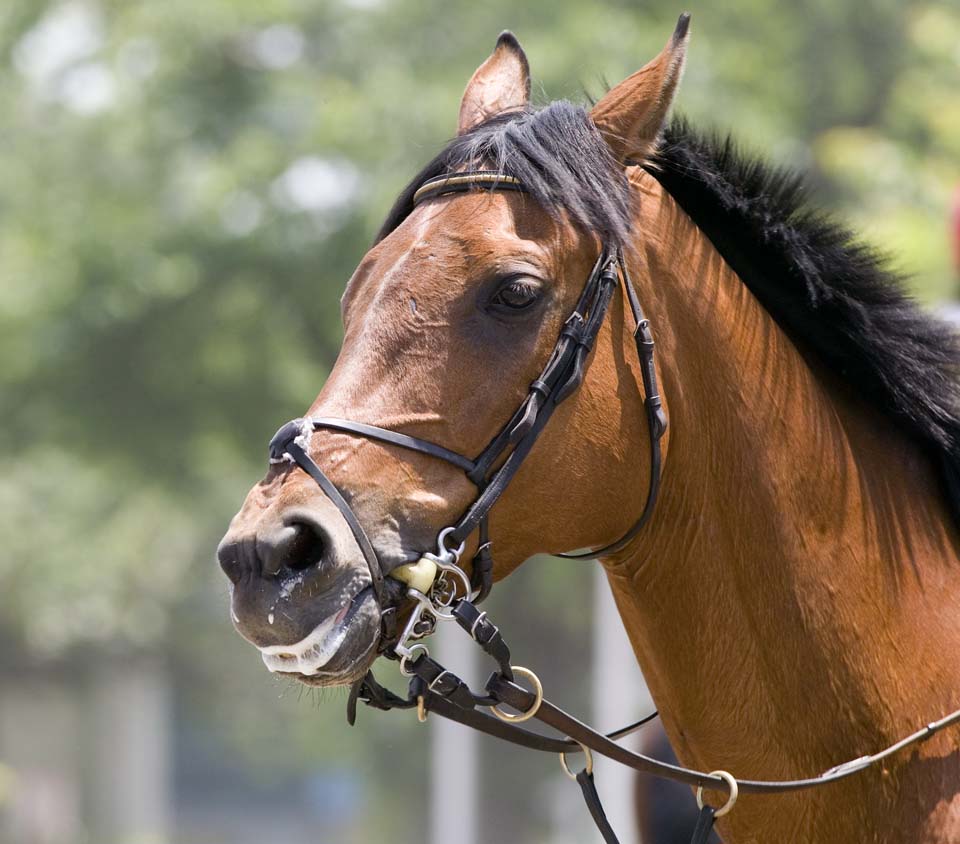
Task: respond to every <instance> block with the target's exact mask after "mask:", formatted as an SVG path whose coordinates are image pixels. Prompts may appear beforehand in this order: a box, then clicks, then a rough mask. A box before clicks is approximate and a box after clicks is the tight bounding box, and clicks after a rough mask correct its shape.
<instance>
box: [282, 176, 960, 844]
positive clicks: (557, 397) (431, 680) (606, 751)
mask: <svg viewBox="0 0 960 844" xmlns="http://www.w3.org/2000/svg"><path fill="white" fill-rule="evenodd" d="M474 190H487V191H504V190H508V191H520V192H523V191H524V186H523V185H522V184H521V182H520V181H519V180H518V179H516V178H514V177H513V176H510V175H508V174H506V173H500V172H495V171H486V170H477V171H469V172H462V173H454V174H448V175H444V176H438V177H436V178H433V179H429V180H428V181H426V182H425V183H424V184H423V185H422V186H421V187H420V188H419V189H418V190H417V191H416V192H415V194H414V196H413V203H414V206H416V205H419V204H420V203H422V202H426V201H428V200H431V199H435V198H437V197H440V196H444V195H447V194H451V193H461V192H467V191H474ZM618 286H621V287H622V288H623V291H624V296H625V298H626V300H627V302H628V303H629V306H630V310H631V313H632V315H633V320H634V325H635V329H634V335H633V336H634V341H635V343H636V348H637V356H638V358H639V362H640V372H641V379H642V382H643V394H644V407H645V411H646V417H647V424H648V428H649V440H650V479H649V486H648V489H647V499H646V503H645V504H644V507H643V510H642V511H641V513H640V516H639V517H638V518H637V520H636V522H635V523H634V525H633V526H632V527H631V528H630V529H629V530H628V531H627V532H626V533H625V534H624V535H623V536H622V537H620V538H619V539H617V540H616V541H615V542H611V543H610V544H608V545H605V546H603V547H601V548H596V549H592V550H588V551H582V552H579V553H563V554H559V555H558V556H561V557H566V558H569V559H590V558H596V557H602V556H606V555H609V554H613V553H615V552H617V551H620V550H622V549H623V548H625V547H626V546H627V545H628V544H629V543H630V541H631V540H632V539H633V538H634V537H635V536H636V535H637V534H638V533H639V532H640V530H641V529H642V528H643V526H644V525H645V524H646V523H647V521H648V520H649V519H650V516H651V514H652V512H653V509H654V506H655V504H656V501H657V494H658V492H659V489H660V473H661V446H660V441H661V439H662V437H663V435H664V433H665V432H666V429H667V417H666V413H665V412H664V409H663V406H662V403H661V399H660V395H659V393H658V390H657V376H656V368H655V365H654V341H653V334H652V332H651V329H650V323H649V321H648V320H647V319H646V318H645V316H644V314H643V310H642V308H641V305H640V300H639V298H638V296H637V293H636V290H635V288H634V286H633V283H632V281H631V280H630V276H629V274H628V272H627V265H626V262H625V260H624V258H623V254H622V252H621V250H620V248H619V247H616V248H613V247H610V246H609V245H607V244H604V245H603V246H602V248H601V251H600V255H599V257H598V258H597V261H596V263H595V264H594V266H593V269H592V270H591V272H590V274H589V276H588V277H587V280H586V282H585V283H584V286H583V290H582V292H581V294H580V297H579V299H578V300H577V303H576V305H575V307H574V309H573V311H572V312H571V314H570V315H569V316H568V317H567V319H566V321H565V322H564V324H563V328H562V329H561V330H560V336H559V337H558V339H557V342H556V345H555V346H554V348H553V351H552V353H551V354H550V357H549V358H548V360H547V363H546V365H545V366H544V368H543V370H542V371H541V372H540V375H539V376H538V377H537V378H536V379H535V380H534V381H533V382H532V383H531V384H530V389H529V391H528V393H527V395H526V397H525V398H524V399H523V400H522V401H521V403H520V405H519V407H518V408H517V409H516V411H515V412H514V413H513V415H512V416H511V417H510V419H509V420H508V421H507V423H506V424H505V425H504V426H503V427H502V428H501V429H500V430H499V432H498V433H497V434H496V435H495V436H494V437H493V439H492V440H491V441H490V443H489V444H488V445H487V446H486V448H484V449H483V451H482V452H480V454H479V455H478V456H477V457H475V458H469V457H466V456H464V455H462V454H459V453H457V452H455V451H451V450H450V449H448V448H445V447H444V446H441V445H438V444H436V443H433V442H430V441H428V440H424V439H420V438H418V437H413V436H410V435H408V434H403V433H400V432H398V431H392V430H390V429H387V428H380V427H378V426H376V425H370V424H367V423H364V422H355V421H353V420H349V419H339V418H333V417H317V418H302V419H294V420H292V421H290V422H288V423H287V424H286V425H284V426H283V427H281V428H280V430H279V431H277V433H276V434H275V435H274V437H273V439H272V440H271V441H270V462H271V463H277V464H279V463H284V462H292V463H294V464H296V465H297V466H299V467H300V468H301V469H303V470H304V471H305V472H306V473H307V474H308V475H310V477H311V478H313V479H314V481H316V483H317V484H318V485H319V486H320V488H321V489H322V490H323V492H324V493H325V494H326V495H327V497H328V498H329V499H330V500H331V501H332V502H333V503H334V505H335V506H336V507H337V509H338V510H339V511H340V513H341V515H342V516H343V518H344V520H345V521H346V522H347V525H348V526H349V528H350V531H351V533H352V534H353V536H354V538H355V540H356V542H357V544H358V546H359V548H360V551H361V553H362V554H363V557H364V560H365V561H366V564H367V568H368V569H369V572H370V580H371V588H372V590H373V593H374V595H375V596H376V598H377V601H378V603H379V606H380V608H381V621H380V640H379V646H378V647H379V653H380V654H382V655H384V656H387V657H388V658H392V659H397V660H399V662H400V670H401V672H402V673H403V674H404V675H406V676H408V677H410V686H409V689H408V694H407V696H406V697H405V698H403V697H400V696H398V695H396V694H394V693H393V692H391V691H389V690H388V689H386V688H384V687H383V686H382V685H380V684H379V683H378V682H377V680H376V678H375V677H374V675H373V672H372V671H370V672H368V673H367V675H366V676H365V677H364V678H362V679H361V680H360V681H358V682H357V683H356V684H354V686H353V688H352V690H351V695H350V699H349V703H348V711H347V717H348V720H349V722H350V723H351V724H353V723H354V721H355V719H356V704H357V701H358V700H362V701H363V702H364V703H365V704H367V705H368V706H371V707H374V708H377V709H383V710H389V709H409V708H413V707H416V708H417V713H418V716H419V718H420V720H421V721H425V720H426V717H427V713H429V712H433V713H436V714H437V715H440V716H442V717H444V718H448V719H451V720H454V721H457V722H459V723H461V724H465V725H467V726H469V727H472V728H474V729H476V730H479V731H481V732H484V733H487V734H488V735H492V736H495V737H497V738H501V739H504V740H507V741H510V742H512V743H514V744H518V745H520V746H523V747H527V748H530V749H534V750H539V751H543V752H547V753H558V754H560V758H561V763H562V765H563V769H564V771H565V772H566V773H567V774H568V776H570V777H571V778H572V779H575V780H576V781H577V782H578V783H579V785H580V787H581V790H582V791H583V795H584V799H585V800H586V803H587V807H588V808H589V810H590V813H591V815H592V816H593V819H594V821H595V822H596V824H597V827H598V828H599V830H600V832H601V833H602V835H603V837H604V840H605V841H606V842H608V844H615V842H616V841H617V838H616V836H615V834H614V832H613V830H612V829H611V828H610V825H609V823H608V822H607V819H606V816H605V814H604V812H603V807H602V806H601V804H600V799H599V796H598V794H597V791H596V787H595V785H594V782H593V773H592V768H593V765H592V752H596V753H600V754H602V755H603V756H606V757H608V758H610V759H613V760H615V761H617V762H620V763H621V764H624V765H627V766H629V767H631V768H634V769H635V770H638V771H642V772H646V773H650V774H654V775H656V776H660V777H665V778H668V779H671V780H674V781H676V782H681V783H685V784H687V785H691V786H695V787H697V789H698V792H697V802H698V804H699V805H700V815H699V816H698V821H697V825H696V828H695V830H694V833H693V838H692V841H691V844H703V842H705V841H706V840H707V837H708V836H709V834H710V830H711V829H712V827H713V821H714V818H716V817H720V816H722V815H723V814H725V813H727V812H728V811H730V809H732V808H733V805H734V803H735V802H736V799H737V795H738V793H739V792H746V793H758V794H762V793H766V794H769V793H779V792H787V791H797V790H800V789H806V788H812V787H814V786H820V785H825V784H827V783H830V782H835V781H837V780H840V779H843V778H845V777H848V776H851V775H853V774H855V773H857V772H859V771H861V770H863V769H865V768H867V767H870V766H871V765H874V764H877V763H878V762H880V761H881V760H883V759H885V758H887V757H888V756H890V755H892V754H894V753H896V752H898V751H900V750H902V749H903V748H905V747H908V746H910V745H913V744H916V743H918V742H922V741H925V740H926V739H928V738H929V737H930V736H932V735H934V734H935V733H937V732H939V731H940V730H942V729H944V728H946V727H948V726H950V725H952V724H955V723H958V722H960V710H957V711H956V712H953V713H951V714H950V715H948V716H946V717H945V718H942V719H940V720H939V721H935V722H933V723H930V724H927V725H926V726H925V727H924V728H922V729H920V730H918V731H917V732H915V733H913V734H912V735H910V736H907V737H906V738H904V739H902V740H901V741H898V742H897V743H895V744H893V745H891V746H890V747H888V748H886V749H884V750H882V751H880V752H879V753H875V754H873V755H870V756H861V757H858V758H857V759H853V760H851V761H849V762H846V763H844V764H842V765H837V766H835V767H833V768H830V769H829V770H827V771H825V772H824V773H822V774H820V775H819V776H816V777H811V778H807V779H799V780H788V781H764V780H743V779H735V778H734V777H733V776H732V775H731V774H729V773H728V772H726V771H714V772H712V773H705V772H702V771H696V770H691V769H689V768H683V767H681V766H678V765H670V764H667V763H665V762H660V761H658V760H656V759H652V758H651V757H648V756H645V755H643V754H640V753H634V752H632V751H630V750H627V749H626V748H624V747H622V746H621V745H619V744H617V743H616V740H617V739H619V738H622V737H623V736H625V735H628V734H629V733H631V732H633V731H634V730H636V729H638V728H639V727H641V726H642V725H643V724H645V723H647V722H648V721H650V720H652V719H653V718H655V717H656V715H657V713H656V712H654V713H652V714H651V715H649V716H647V717H645V718H643V719H641V720H639V721H637V722H635V723H633V724H630V725H628V726H626V727H624V728H622V729H620V730H617V731H615V732H612V733H609V734H606V735H604V734H602V733H599V732H597V731H596V730H594V729H592V728H591V727H589V726H587V725H586V724H584V723H582V722H581V721H579V720H577V719H576V718H574V717H573V716H572V715H569V714H568V713H566V712H565V711H564V710H562V709H560V708H559V707H557V706H555V705H554V704H552V703H551V702H550V701H549V700H547V699H546V698H544V696H543V689H542V686H541V684H540V681H539V679H537V677H536V675H535V674H534V673H533V672H532V671H530V670H529V669H526V668H521V667H519V666H514V665H512V664H511V659H510V651H509V648H508V647H507V645H506V643H505V642H504V640H503V637H502V636H501V634H500V631H499V629H498V628H497V627H496V626H495V625H494V624H493V623H492V622H491V621H490V619H489V618H488V617H487V614H486V613H485V612H481V611H480V610H478V609H477V605H478V604H479V603H480V602H482V601H483V600H484V599H485V598H486V597H487V595H488V594H489V593H490V589H491V586H492V583H493V555H492V543H491V541H490V537H489V524H488V520H489V515H490V510H491V509H492V508H493V506H494V505H495V504H496V502H497V501H498V500H499V498H500V496H501V495H502V494H503V493H504V491H505V490H506V489H507V487H508V485H509V484H510V481H511V480H512V479H513V478H514V476H515V475H516V473H517V471H518V470H519V468H520V466H521V464H522V463H523V461H524V460H525V459H526V457H527V456H528V455H529V454H530V451H531V450H532V448H533V446H534V444H535V443H536V441H537V438H538V437H539V436H540V434H541V433H542V431H543V430H544V428H545V426H546V424H547V422H548V421H549V420H550V417H551V416H552V415H553V413H554V411H555V410H556V408H557V407H558V406H559V405H560V404H561V403H562V402H563V401H564V400H565V399H567V398H569V397H570V396H571V395H572V394H573V393H574V392H576V390H577V389H578V387H579V386H580V384H581V383H582V382H583V379H584V376H585V374H586V371H587V367H588V358H589V355H590V352H591V350H592V348H593V344H594V341H595V340H596V337H597V334H598V333H599V331H600V327H601V326H602V324H603V321H604V318H605V316H606V314H607V310H608V308H609V305H610V302H611V300H612V298H613V296H614V294H615V293H616V290H617V287H618ZM319 430H332V431H340V432H344V433H349V434H356V435H359V436H362V437H366V438H368V439H373V440H378V441H380V442H384V443H389V444H390V445H395V446H399V447H401V448H405V449H408V450H411V451H416V452H419V453H421V454H425V455H428V456H430V457H434V458H436V459H438V460H443V461H445V462H447V463H449V464H451V465H453V466H456V467H457V468H458V469H460V470H461V471H463V472H464V473H465V474H466V476H467V478H468V479H469V480H470V481H471V482H472V483H473V484H474V485H475V486H476V488H477V490H478V494H477V496H476V498H475V499H474V500H473V502H472V503H471V504H470V505H469V506H468V507H467V509H466V510H465V512H464V513H463V514H462V515H461V517H460V519H459V520H458V521H457V522H456V523H455V524H453V525H452V526H450V527H447V528H445V529H444V530H442V531H441V532H440V534H439V535H438V537H437V550H436V552H435V553H430V552H428V553H425V554H424V555H423V556H422V558H421V559H420V560H419V561H418V562H417V563H414V564H406V565H403V566H397V567H395V568H393V569H390V568H387V567H385V566H384V565H383V563H382V562H381V560H380V558H379V557H378V555H377V553H376V550H375V549H374V547H373V544H372V543H371V542H370V539H369V538H368V537H367V535H366V532H365V531H364V529H363V526H362V524H361V523H360V520H359V519H358V518H357V516H356V514H355V513H354V511H353V509H352V508H351V507H350V505H349V503H348V502H347V501H346V499H345V498H344V496H343V495H342V494H341V493H340V491H339V489H338V488H337V487H336V485H335V484H334V483H333V482H332V481H331V480H330V479H329V478H328V477H327V476H326V475H325V474H324V472H323V471H322V470H321V469H320V467H319V466H318V465H317V464H316V463H315V462H314V460H313V459H312V458H311V457H310V455H309V454H308V447H309V441H310V437H311V435H312V434H313V433H314V432H315V431H319ZM474 531H477V532H478V539H479V542H478V548H477V551H476V553H475V555H474V557H473V561H472V577H468V576H467V574H466V572H465V571H464V570H463V569H462V568H461V567H460V566H459V562H460V556H461V555H462V554H463V551H464V548H465V547H466V542H467V539H468V538H469V537H470V535H471V534H473V532H474ZM388 576H390V577H391V579H392V580H393V581H395V582H396V581H401V582H403V583H405V584H407V589H406V593H405V595H404V596H403V597H406V598H408V599H410V600H411V601H412V602H413V609H412V611H411V612H410V615H409V616H408V617H407V620H406V622H405V624H404V626H403V629H402V630H399V628H398V607H397V606H396V604H395V603H394V602H393V601H392V600H391V599H390V596H388V594H387V592H388V589H387V584H386V578H387V577H388ZM446 620H454V621H456V622H457V624H458V625H459V626H460V627H461V628H463V629H464V630H465V631H466V632H467V633H468V634H469V635H470V637H471V638H472V639H473V640H474V641H475V642H476V643H477V644H478V645H479V646H480V647H481V648H482V649H483V650H484V652H485V653H487V654H488V655H489V656H490V657H492V658H493V659H494V660H495V661H496V662H497V664H498V669H499V670H498V671H495V672H494V673H493V675H492V676H491V677H490V679H489V680H488V681H487V685H486V689H485V691H486V694H483V695H480V694H477V693H475V692H473V691H472V690H471V689H470V688H469V686H467V684H466V683H464V682H463V681H462V680H461V679H460V678H459V677H457V676H456V675H455V674H454V673H453V672H452V671H449V670H447V669H446V668H444V667H443V666H442V665H441V664H440V663H438V662H437V661H436V660H434V659H433V658H432V657H431V656H430V654H429V651H428V650H427V648H426V646H425V645H423V644H421V643H419V642H417V640H419V639H422V638H424V637H425V636H428V635H429V634H430V633H432V632H433V630H434V629H435V627H436V624H437V623H438V622H439V621H446ZM517 676H520V677H523V678H524V679H525V680H527V681H528V682H529V683H531V684H532V686H533V691H529V690H527V689H525V688H524V687H522V686H520V685H518V684H517V682H516V678H517ZM504 704H506V705H508V706H510V707H512V708H513V709H514V710H516V712H515V713H510V712H507V711H504V710H503V709H502V708H501V707H502V706H503V705H504ZM483 709H488V710H489V712H490V713H492V714H486V713H485V712H483V711H482V710H483ZM533 718H535V719H537V720H539V721H540V722H542V723H544V724H546V725H547V726H549V727H551V728H553V729H554V730H556V731H557V733H559V735H560V736H561V738H555V737H551V736H546V735H542V734H540V733H536V732H533V731H530V730H527V729H524V728H522V727H518V726H517V724H518V723H521V722H524V721H527V720H530V719H533ZM578 750H582V751H583V752H584V754H585V759H586V764H585V767H584V769H583V770H582V771H580V773H578V774H573V773H572V772H571V771H570V769H569V767H568V766H567V761H566V754H567V753H570V752H572V751H578ZM704 788H707V789H711V790H717V791H723V792H726V793H727V795H728V799H727V802H726V803H725V804H724V805H723V806H722V807H720V808H719V809H714V808H713V807H712V806H710V805H708V804H705V803H703V800H702V793H703V789H704Z"/></svg>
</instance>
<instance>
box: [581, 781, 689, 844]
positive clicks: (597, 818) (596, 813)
mask: <svg viewBox="0 0 960 844" xmlns="http://www.w3.org/2000/svg"><path fill="white" fill-rule="evenodd" d="M576 779H577V784H578V785H579V786H580V790H581V791H582V792H583V802H584V803H586V804H587V809H589V810H590V817H592V818H593V822H594V823H595V824H596V825H597V829H598V830H600V834H601V835H602V836H603V840H604V841H605V842H606V844H620V840H619V839H618V838H617V834H616V833H615V832H614V831H613V827H612V826H610V821H608V820H607V813H606V812H604V811H603V804H602V803H601V802H600V795H599V794H597V786H596V784H595V783H594V781H593V774H592V773H590V772H589V771H587V770H586V769H584V770H582V771H581V772H580V773H579V774H577V777H576ZM691 844H692V843H691Z"/></svg>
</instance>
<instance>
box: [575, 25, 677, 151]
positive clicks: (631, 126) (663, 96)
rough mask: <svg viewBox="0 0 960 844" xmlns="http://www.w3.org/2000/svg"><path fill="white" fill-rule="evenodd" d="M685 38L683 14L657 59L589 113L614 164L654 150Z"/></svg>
mask: <svg viewBox="0 0 960 844" xmlns="http://www.w3.org/2000/svg"><path fill="white" fill-rule="evenodd" d="M689 37H690V15H688V14H687V13H684V14H682V15H680V20H678V21H677V28H676V29H675V30H674V32H673V35H672V36H671V37H670V40H669V41H668V42H667V46H666V47H664V48H663V50H662V52H661V53H660V55H659V56H657V57H656V58H655V59H654V60H653V61H652V62H650V63H649V64H648V65H646V66H644V67H642V68H641V69H640V70H638V71H637V72H636V73H634V74H633V75H632V76H628V77H627V78H626V79H624V80H623V82H621V83H620V84H619V85H617V86H616V87H614V88H612V89H610V91H608V92H607V94H606V95H605V96H604V97H603V98H602V99H601V100H600V102H598V103H597V104H596V105H595V106H594V107H593V110H592V111H591V112H590V117H592V118H593V122H594V123H595V124H596V125H597V128H598V129H599V130H600V131H601V132H602V133H603V136H604V138H606V141H607V143H608V144H609V145H610V149H611V150H612V151H613V154H614V156H615V157H616V158H617V160H618V161H624V162H626V161H637V160H642V159H643V158H645V157H646V156H647V155H649V153H651V152H652V151H653V148H654V147H655V146H656V142H657V136H658V135H659V134H660V130H661V129H662V128H663V124H664V123H665V122H666V119H667V112H668V111H669V110H670V103H672V102H673V95H674V94H675V93H676V91H677V86H678V85H679V84H680V77H681V76H682V75H683V65H684V62H685V60H686V57H687V41H688V40H689Z"/></svg>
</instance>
